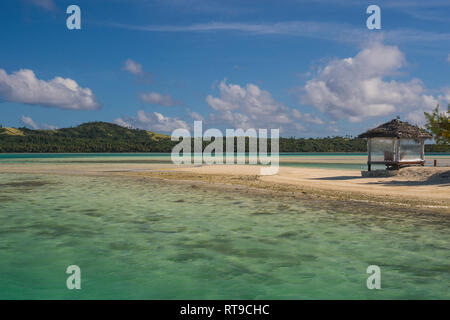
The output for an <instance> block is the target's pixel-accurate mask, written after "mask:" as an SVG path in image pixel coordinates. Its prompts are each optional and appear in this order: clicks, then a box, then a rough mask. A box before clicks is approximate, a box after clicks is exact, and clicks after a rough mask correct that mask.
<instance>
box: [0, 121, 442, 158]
mask: <svg viewBox="0 0 450 320" xmlns="http://www.w3.org/2000/svg"><path fill="white" fill-rule="evenodd" d="M176 144H177V142H176V141H171V139H170V136H168V135H164V134H159V133H155V132H151V131H147V130H141V129H131V128H125V127H122V126H119V125H117V124H113V123H108V122H88V123H83V124H81V125H79V126H77V127H73V128H62V129H55V130H31V129H28V128H25V127H23V128H9V127H0V153H8V152H17V153H22V152H23V153H24V152H30V153H63V152H67V153H71V152H73V153H91V152H171V150H172V148H173V146H175V145H176ZM366 151H367V149H366V142H365V140H364V139H359V138H354V137H325V138H295V137H290V138H286V137H285V138H280V152H366ZM425 152H450V147H449V146H437V145H435V144H427V145H425Z"/></svg>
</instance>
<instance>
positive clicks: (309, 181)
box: [0, 163, 450, 213]
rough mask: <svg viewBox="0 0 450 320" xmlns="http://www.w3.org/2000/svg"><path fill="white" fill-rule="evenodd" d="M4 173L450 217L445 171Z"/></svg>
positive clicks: (221, 168) (8, 167)
mask: <svg viewBox="0 0 450 320" xmlns="http://www.w3.org/2000/svg"><path fill="white" fill-rule="evenodd" d="M0 172H6V173H8V172H9V173H48V174H71V175H72V174H73V175H120V176H128V177H139V178H153V179H160V180H161V179H164V180H171V181H174V182H176V181H180V182H181V181H183V182H196V183H202V184H209V185H211V184H214V185H215V186H216V187H217V186H226V187H230V186H236V187H245V188H247V189H251V190H256V191H258V190H259V191H264V192H273V193H282V194H284V195H289V196H293V197H299V198H301V197H303V198H305V197H308V198H319V199H325V198H326V199H331V200H346V201H362V202H371V203H376V204H383V205H387V206H391V205H392V206H402V207H415V208H429V209H430V208H432V209H435V210H438V211H440V212H446V213H450V168H449V167H442V168H422V167H412V168H405V169H402V170H401V171H400V172H401V174H400V175H398V176H395V177H388V178H386V177H383V178H380V177H377V178H363V177H361V173H360V172H359V171H357V170H342V169H318V168H303V167H280V169H279V172H278V174H276V175H273V176H260V175H259V172H260V167H259V166H251V165H210V166H207V165H203V166H193V165H186V166H175V165H173V164H148V163H146V164H129V163H103V164H43V163H32V164H30V163H29V164H1V171H0Z"/></svg>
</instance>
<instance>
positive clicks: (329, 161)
mask: <svg viewBox="0 0 450 320" xmlns="http://www.w3.org/2000/svg"><path fill="white" fill-rule="evenodd" d="M348 156H357V157H360V158H361V159H360V160H361V161H360V163H342V161H341V160H342V158H343V157H348ZM366 156H367V154H366V153H342V152H335V153H326V152H324V153H308V152H305V153H280V166H289V167H310V168H330V169H349V170H367V165H366V161H367V160H366ZM433 156H439V157H438V158H439V160H438V165H439V166H442V165H443V166H450V154H447V153H427V154H426V158H427V159H430V160H429V161H427V163H426V165H427V166H429V165H432V160H431V159H433ZM304 157H314V158H316V159H321V158H322V161H320V162H322V163H320V162H319V163H318V162H317V161H314V160H312V161H311V162H305V160H304V159H303V158H304ZM283 158H289V162H283ZM296 158H297V159H298V160H299V162H295V159H296ZM323 160H326V163H324V161H323ZM2 163H10V164H11V163H51V164H70V163H72V164H76V163H85V164H87V163H96V164H102V163H134V164H145V163H172V161H171V159H170V153H3V154H2V153H0V164H2ZM372 167H373V168H374V169H382V168H384V166H380V165H373V166H372Z"/></svg>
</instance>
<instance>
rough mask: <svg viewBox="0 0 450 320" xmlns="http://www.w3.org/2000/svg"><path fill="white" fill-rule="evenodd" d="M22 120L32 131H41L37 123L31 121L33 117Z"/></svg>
mask: <svg viewBox="0 0 450 320" xmlns="http://www.w3.org/2000/svg"><path fill="white" fill-rule="evenodd" d="M20 120H21V121H22V122H23V124H24V125H25V126H28V127H31V128H32V129H35V130H36V129H39V126H38V125H37V124H36V122H34V121H33V119H31V117H27V116H22V117H21V118H20Z"/></svg>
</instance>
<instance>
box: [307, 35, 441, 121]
mask: <svg viewBox="0 0 450 320" xmlns="http://www.w3.org/2000/svg"><path fill="white" fill-rule="evenodd" d="M404 64H405V58H404V55H403V53H402V52H401V51H400V50H399V49H398V48H397V47H395V46H386V45H383V44H381V43H378V42H377V43H374V44H372V45H371V46H370V47H368V48H366V49H363V50H362V51H361V52H359V53H358V54H357V55H356V56H355V57H354V58H346V59H340V60H333V61H331V62H330V63H329V64H328V65H327V66H325V68H323V69H321V70H319V72H318V74H317V75H316V76H315V77H314V78H312V79H311V80H309V81H307V83H306V85H305V87H304V90H305V95H304V96H303V97H302V102H303V103H308V104H311V105H313V106H315V107H316V108H317V109H318V110H320V111H321V112H322V113H325V114H328V115H330V116H331V117H333V118H336V119H340V118H347V119H349V120H350V121H352V122H357V121H361V120H363V119H364V118H368V117H376V116H385V115H389V114H393V113H394V112H401V111H407V112H411V113H414V112H422V114H423V110H424V109H428V108H431V107H432V106H433V105H436V103H437V100H436V99H435V98H434V97H433V96H431V95H427V94H426V93H425V92H426V90H425V88H424V85H423V83H422V82H421V81H420V80H419V79H412V80H411V81H409V82H398V81H395V80H390V81H385V80H384V78H385V77H387V76H393V75H395V74H396V73H397V72H398V69H400V68H401V67H402V66H404ZM415 118H417V117H415Z"/></svg>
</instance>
